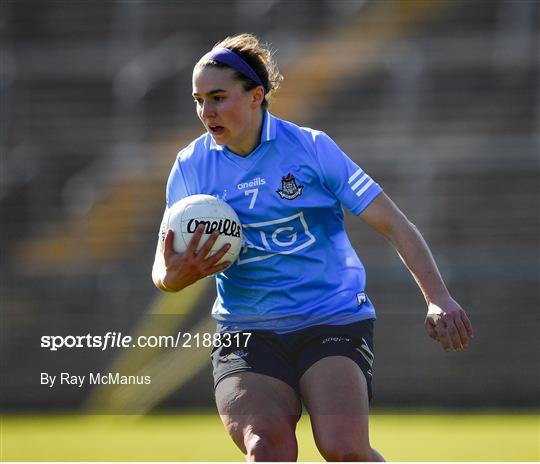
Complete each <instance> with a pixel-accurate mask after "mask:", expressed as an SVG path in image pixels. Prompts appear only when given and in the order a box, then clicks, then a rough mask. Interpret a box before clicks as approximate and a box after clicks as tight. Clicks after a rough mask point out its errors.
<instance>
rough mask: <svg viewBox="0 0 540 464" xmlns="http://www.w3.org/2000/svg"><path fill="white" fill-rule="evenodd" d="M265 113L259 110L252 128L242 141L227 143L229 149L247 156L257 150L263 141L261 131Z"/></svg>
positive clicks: (239, 154) (236, 153)
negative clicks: (232, 143)
mask: <svg viewBox="0 0 540 464" xmlns="http://www.w3.org/2000/svg"><path fill="white" fill-rule="evenodd" d="M263 119H264V113H263V112H262V111H257V112H256V113H255V114H254V117H253V120H252V124H251V127H250V129H249V130H248V131H247V133H246V137H244V139H243V140H242V142H241V143H239V144H235V145H234V146H233V145H227V149H228V150H229V151H231V152H232V153H234V154H235V155H238V156H241V157H246V156H248V155H249V154H250V153H252V152H253V150H255V148H257V147H258V146H259V144H260V143H261V132H262V125H263Z"/></svg>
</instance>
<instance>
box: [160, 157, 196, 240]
mask: <svg viewBox="0 0 540 464" xmlns="http://www.w3.org/2000/svg"><path fill="white" fill-rule="evenodd" d="M189 192H190V188H189V186H188V185H187V183H186V181H185V178H184V174H183V172H182V167H181V163H180V158H179V157H178V158H177V159H176V160H175V162H174V165H173V167H172V169H171V172H170V174H169V178H168V180H167V188H166V194H165V211H164V212H163V218H162V220H161V225H160V227H159V232H158V237H159V240H160V242H159V243H160V246H163V242H164V241H165V234H166V233H167V223H168V215H169V208H170V207H171V206H172V205H174V204H175V203H176V202H177V201H180V200H181V199H182V198H185V197H187V196H188V195H190V193H189Z"/></svg>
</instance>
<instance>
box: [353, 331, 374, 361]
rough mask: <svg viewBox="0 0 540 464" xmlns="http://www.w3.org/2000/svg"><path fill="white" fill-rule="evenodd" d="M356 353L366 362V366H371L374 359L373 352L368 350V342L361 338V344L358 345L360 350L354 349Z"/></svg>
mask: <svg viewBox="0 0 540 464" xmlns="http://www.w3.org/2000/svg"><path fill="white" fill-rule="evenodd" d="M356 351H358V352H359V353H360V354H361V355H362V356H363V357H364V359H365V360H366V361H367V362H368V364H369V365H370V367H371V366H373V360H374V359H375V355H374V354H373V351H371V349H370V348H369V345H368V342H366V339H365V338H364V337H362V344H361V345H360V348H356Z"/></svg>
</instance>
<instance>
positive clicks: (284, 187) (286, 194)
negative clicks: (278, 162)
mask: <svg viewBox="0 0 540 464" xmlns="http://www.w3.org/2000/svg"><path fill="white" fill-rule="evenodd" d="M302 190H304V186H303V185H296V179H295V178H294V176H293V175H292V174H291V173H290V172H289V173H288V174H287V176H286V177H285V176H283V177H282V178H281V189H278V190H276V193H278V194H279V196H280V197H281V198H284V199H285V200H294V199H295V198H296V197H299V196H300V195H302Z"/></svg>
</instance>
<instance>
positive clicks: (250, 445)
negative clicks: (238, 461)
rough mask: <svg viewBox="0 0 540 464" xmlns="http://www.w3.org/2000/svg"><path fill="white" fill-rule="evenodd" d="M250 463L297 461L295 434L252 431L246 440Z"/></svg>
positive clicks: (277, 431) (276, 431) (275, 431)
mask: <svg viewBox="0 0 540 464" xmlns="http://www.w3.org/2000/svg"><path fill="white" fill-rule="evenodd" d="M244 442H245V446H246V451H247V456H246V457H247V459H248V460H249V461H256V462H261V461H296V458H297V449H296V440H295V438H294V433H293V434H292V435H291V433H284V431H283V430H281V431H279V430H274V431H272V430H264V431H255V430H250V431H249V432H248V433H247V434H246V436H245V438H244Z"/></svg>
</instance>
